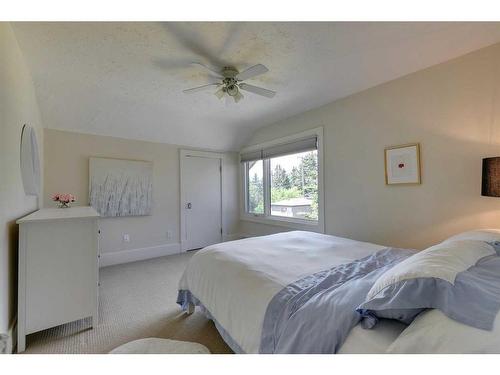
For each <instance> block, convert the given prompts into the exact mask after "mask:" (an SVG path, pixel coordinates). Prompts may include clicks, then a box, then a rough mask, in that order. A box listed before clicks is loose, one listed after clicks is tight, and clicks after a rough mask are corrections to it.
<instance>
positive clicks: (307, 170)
mask: <svg viewBox="0 0 500 375" xmlns="http://www.w3.org/2000/svg"><path fill="white" fill-rule="evenodd" d="M269 162H270V169H271V215H272V216H285V217H291V218H296V219H305V220H318V152H317V151H316V150H313V151H307V152H300V153H297V154H292V155H286V156H279V157H276V158H272V159H270V160H269Z"/></svg>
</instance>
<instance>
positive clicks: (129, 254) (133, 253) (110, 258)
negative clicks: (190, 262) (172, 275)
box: [99, 243, 181, 267]
mask: <svg viewBox="0 0 500 375" xmlns="http://www.w3.org/2000/svg"><path fill="white" fill-rule="evenodd" d="M180 252H181V245H180V244H179V243H172V244H165V245H159V246H152V247H144V248H142V249H131V250H123V251H114V252H111V253H101V258H100V260H99V267H106V266H112V265H115V264H122V263H130V262H135V261H138V260H145V259H151V258H157V257H162V256H165V255H172V254H179V253H180Z"/></svg>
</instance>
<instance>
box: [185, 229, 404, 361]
mask: <svg viewBox="0 0 500 375" xmlns="http://www.w3.org/2000/svg"><path fill="white" fill-rule="evenodd" d="M384 251H385V252H386V253H390V254H389V255H387V254H386V255H387V256H386V257H385V258H384V259H382V258H380V259H375V260H374V262H375V263H377V264H376V266H377V267H379V268H382V267H383V266H384V264H383V263H384V262H385V263H390V262H391V261H394V259H400V258H405V257H407V256H409V255H411V251H408V250H398V249H387V248H385V247H384V246H379V245H375V244H371V243H366V242H360V241H354V240H350V239H345V238H340V237H335V236H329V235H323V234H318V233H312V232H303V231H293V232H286V233H279V234H274V235H270V236H263V237H253V238H247V239H243V240H238V241H232V242H226V243H221V244H216V245H213V246H208V247H206V248H204V249H202V250H200V251H199V252H197V253H196V254H195V255H194V256H193V257H192V259H191V260H190V262H189V264H188V266H187V269H186V270H185V272H184V274H183V276H182V278H181V280H180V283H179V298H178V303H179V304H180V305H181V306H182V307H183V308H184V309H186V310H191V311H192V308H193V305H197V306H199V307H200V308H201V309H202V310H203V312H204V313H205V314H206V315H207V316H208V317H209V318H210V319H212V320H213V321H214V323H215V325H216V327H217V329H218V330H219V332H220V334H221V335H222V337H223V338H224V340H225V341H226V342H227V344H228V345H229V346H230V347H231V348H232V350H233V351H234V352H236V353H304V352H314V353H333V352H339V353H383V352H384V351H385V350H386V349H387V347H388V346H389V345H390V344H391V343H392V342H393V341H394V340H395V339H396V337H397V336H398V335H399V334H400V333H401V332H402V330H403V329H404V327H405V326H404V325H403V324H401V323H399V322H395V321H390V320H387V321H384V322H382V323H381V324H379V325H378V326H377V328H376V329H374V330H370V331H367V330H363V329H362V328H361V327H360V326H359V325H356V324H354V328H352V329H350V328H349V330H348V331H347V332H345V330H344V331H342V333H341V334H340V336H342V337H339V338H338V340H333V341H335V342H333V341H332V340H329V339H328V340H325V341H326V342H322V343H317V340H316V339H315V340H311V341H312V342H311V343H308V344H307V345H303V341H304V340H303V339H302V338H297V337H295V338H291V339H289V340H288V341H289V342H287V343H286V345H285V344H284V345H279V344H278V343H275V344H271V345H267V346H266V347H263V345H262V337H263V336H266V335H267V336H269V332H263V331H264V330H271V331H272V330H273V329H277V328H276V327H273V328H271V329H270V328H269V327H268V326H271V325H273V322H269V320H270V318H269V316H270V314H271V315H272V312H269V307H270V306H272V303H273V299H274V300H276V296H277V295H279V294H280V292H282V291H283V290H286V288H287V287H290V286H291V285H293V283H294V282H296V281H297V280H302V281H303V280H307V279H308V278H310V277H311V276H312V275H317V274H321V273H322V272H323V273H324V272H325V271H326V272H328V271H331V270H335V271H338V270H340V271H341V272H340V273H342V270H341V268H342V266H344V267H345V266H349V265H352V264H353V262H356V261H360V260H367V259H371V258H373V257H374V255H375V254H380V253H383V252H384ZM372 260H373V259H372ZM372 263H373V262H372ZM339 267H340V268H339ZM335 273H339V272H334V274H335ZM344 273H345V274H346V275H347V274H348V273H349V272H347V273H346V272H344ZM322 276H324V275H322ZM346 277H351V278H352V275H351V276H346ZM336 282H337V283H338V282H339V281H338V280H337V281H336ZM341 282H342V283H345V282H346V281H341ZM327 289H328V288H327ZM351 289H352V288H351ZM302 290H303V289H302ZM316 294H318V293H316ZM325 298H326V297H325ZM281 302H282V301H278V303H277V304H276V303H275V304H274V305H279V306H282V305H283V304H282V303H281ZM295 302H296V301H295ZM353 303H354V304H356V303H358V301H353ZM292 304H293V303H292ZM301 308H303V309H304V306H301ZM312 308H315V309H316V308H317V306H312ZM324 309H328V306H326V305H325V306H320V308H319V310H320V311H323V312H324V314H322V315H324V316H323V318H325V317H329V316H331V314H328V313H326V312H325V311H324ZM274 313H275V314H276V313H279V312H274ZM284 313H289V312H284ZM295 315H297V314H296V313H295ZM295 315H294V316H295ZM303 315H305V316H306V317H307V318H306V319H308V320H309V315H308V313H307V311H306V312H305V313H304V314H303ZM266 318H267V320H266ZM312 319H315V321H318V319H319V320H321V319H322V318H321V317H315V318H311V320H312ZM269 323H270V324H269ZM298 324H299V326H300V327H302V328H301V330H303V331H307V332H310V333H311V332H313V331H314V330H323V327H322V325H323V324H324V325H328V324H329V321H328V319H326V320H325V321H324V322H323V321H321V322H319V321H318V323H317V324H315V327H309V326H308V325H307V322H303V321H302V322H299V323H298ZM347 325H352V322H350V321H349V323H348V324H347ZM286 328H287V327H280V329H282V330H283V329H285V330H286ZM292 328H293V330H295V329H296V326H293V327H290V329H292ZM334 331H335V329H333V328H332V330H331V332H330V333H332V334H333V332H334ZM328 333H329V332H328V330H326V335H325V336H327V335H328ZM280 335H284V334H283V332H281V334H280ZM288 336H290V335H288ZM273 340H274V338H273V337H269V340H268V341H273ZM301 343H302V344H301Z"/></svg>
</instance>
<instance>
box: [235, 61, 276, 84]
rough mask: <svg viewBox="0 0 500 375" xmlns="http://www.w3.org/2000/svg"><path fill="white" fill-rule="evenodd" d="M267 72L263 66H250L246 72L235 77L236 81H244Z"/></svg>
mask: <svg viewBox="0 0 500 375" xmlns="http://www.w3.org/2000/svg"><path fill="white" fill-rule="evenodd" d="M268 71H269V69H267V68H266V67H265V66H264V65H262V64H257V65H254V66H251V67H250V68H248V69H247V70H244V71H242V72H241V73H239V74H238V75H236V79H237V80H238V81H244V80H246V79H249V78H252V77H255V76H258V75H260V74H264V73H266V72H268Z"/></svg>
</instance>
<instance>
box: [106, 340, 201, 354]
mask: <svg viewBox="0 0 500 375" xmlns="http://www.w3.org/2000/svg"><path fill="white" fill-rule="evenodd" d="M109 353H110V354H210V351H209V350H208V348H207V347H206V346H204V345H201V344H198V343H195V342H187V341H177V340H169V339H159V338H155V337H150V338H147V339H140V340H134V341H130V342H127V343H126V344H123V345H120V346H119V347H117V348H115V349H113V350H112V351H110V352H109Z"/></svg>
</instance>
